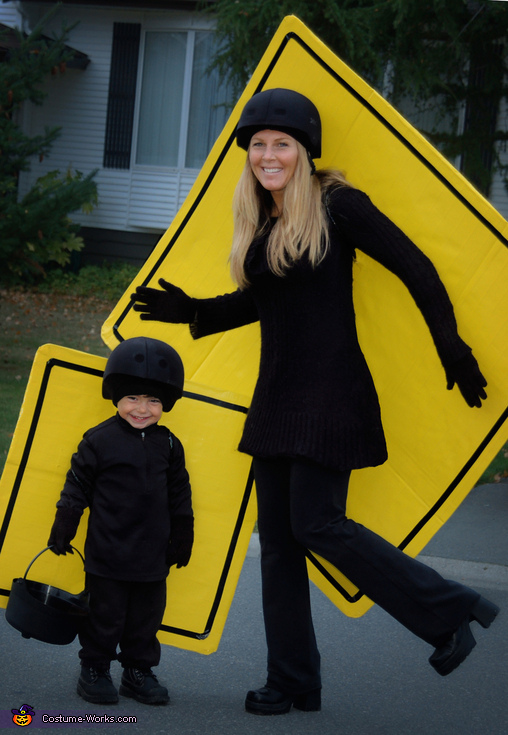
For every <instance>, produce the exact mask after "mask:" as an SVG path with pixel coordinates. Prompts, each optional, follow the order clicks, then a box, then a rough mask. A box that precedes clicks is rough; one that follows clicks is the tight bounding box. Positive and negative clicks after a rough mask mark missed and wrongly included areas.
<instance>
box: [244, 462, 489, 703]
mask: <svg viewBox="0 0 508 735" xmlns="http://www.w3.org/2000/svg"><path fill="white" fill-rule="evenodd" d="M349 475H350V473H349V472H340V471H335V470H330V469H327V468H325V467H321V466H320V465H317V464H314V463H312V462H308V461H306V460H298V459H286V458H280V459H279V458H277V459H258V458H255V459H254V476H255V479H256V488H257V498H258V527H259V539H260V544H261V574H262V592H263V613H264V620H265V630H266V638H267V644H268V679H267V684H268V685H269V686H273V687H274V688H276V689H279V690H282V691H285V692H287V693H290V694H299V693H304V692H306V691H310V690H312V689H315V688H317V687H319V686H321V679H320V656H319V651H318V648H317V645H316V638H315V635H314V627H313V624H312V616H311V609H310V595H309V582H308V574H307V568H306V560H305V551H306V549H309V550H310V551H313V552H315V553H316V554H319V555H320V556H322V557H323V558H324V559H326V560H327V561H328V562H330V563H331V564H333V566H335V567H336V568H337V569H339V570H340V571H341V572H342V573H343V574H344V575H345V576H346V577H347V578H348V579H349V580H350V581H351V582H352V583H353V584H354V585H356V586H357V587H358V588H359V589H360V590H361V591H362V592H363V593H364V594H365V595H367V597H369V598H370V599H371V600H372V601H373V602H375V603H376V604H378V605H379V606H380V607H382V608H383V609H384V610H386V611H387V612H388V613H389V614H390V615H392V616H393V617H394V618H395V619H396V620H398V621H399V622H400V623H402V625H404V626H405V627H406V628H408V629H409V630H411V631H412V632H413V633H415V635H417V636H418V637H420V638H422V639H423V640H425V641H427V642H428V643H430V644H431V645H433V646H439V645H442V644H443V643H444V642H445V641H446V640H448V639H449V638H450V636H451V635H452V634H453V633H454V632H455V630H456V629H457V628H458V627H459V625H460V623H461V622H462V620H463V619H464V618H465V617H466V616H467V615H468V614H469V611H470V609H471V607H472V606H473V605H474V603H475V602H476V601H477V600H478V598H479V594H478V593H477V592H475V591H473V590H471V589H469V588H468V587H464V586H463V585H461V584H458V583H457V582H452V581H448V580H445V579H443V578H442V577H441V576H440V575H439V574H438V573H437V572H436V571H434V570H433V569H430V568H429V567H427V566H426V565H424V564H422V563H421V562H419V561H416V560H415V559H412V558H411V557H409V556H407V555H406V554H404V553H403V552H401V551H400V550H399V549H397V548H396V547H394V546H392V545H391V544H390V543H388V542H387V541H385V540H384V539H383V538H381V537H380V536H378V535H377V534H375V533H373V532H372V531H369V529H367V528H365V527H364V526H362V525H361V524H359V523H355V521H353V520H351V519H349V518H347V517H346V499H347V489H348V483H349Z"/></svg>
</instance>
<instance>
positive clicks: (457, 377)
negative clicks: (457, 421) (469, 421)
mask: <svg viewBox="0 0 508 735" xmlns="http://www.w3.org/2000/svg"><path fill="white" fill-rule="evenodd" d="M445 373H446V379H447V385H446V387H447V388H448V390H451V389H452V388H453V386H454V385H455V383H457V386H458V388H459V390H460V392H461V393H462V397H463V398H464V400H465V401H466V403H467V405H468V406H470V407H471V408H475V407H476V408H481V405H482V399H483V400H485V399H486V398H487V393H486V392H485V387H486V385H487V381H486V380H485V378H484V377H483V375H482V373H481V371H480V368H479V367H478V363H477V362H476V358H475V357H474V356H473V354H472V353H471V352H469V353H468V354H467V355H464V357H461V358H460V360H457V361H456V362H453V363H452V364H451V365H449V366H448V367H446V368H445Z"/></svg>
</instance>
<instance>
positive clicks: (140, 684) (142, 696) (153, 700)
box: [120, 668, 169, 704]
mask: <svg viewBox="0 0 508 735" xmlns="http://www.w3.org/2000/svg"><path fill="white" fill-rule="evenodd" d="M120 694H122V695H123V696H124V697H132V698H133V699H136V700H137V701H138V702H142V703H143V704H167V703H168V702H169V694H168V690H167V689H166V687H163V686H162V685H161V684H159V682H158V681H157V677H156V676H155V674H154V673H153V671H152V670H151V669H127V668H125V669H124V670H123V675H122V682H121V684H120Z"/></svg>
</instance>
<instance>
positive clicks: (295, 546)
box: [132, 89, 498, 714]
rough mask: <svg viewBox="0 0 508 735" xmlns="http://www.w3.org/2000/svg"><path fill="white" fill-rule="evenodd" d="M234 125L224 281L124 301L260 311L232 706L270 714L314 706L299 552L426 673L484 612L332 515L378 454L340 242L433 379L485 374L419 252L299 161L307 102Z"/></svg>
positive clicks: (465, 385) (263, 111) (279, 96)
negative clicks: (256, 548)
mask: <svg viewBox="0 0 508 735" xmlns="http://www.w3.org/2000/svg"><path fill="white" fill-rule="evenodd" d="M236 135H237V143H238V145H240V146H241V147H242V148H244V149H245V150H247V152H248V157H247V161H246V165H245V169H244V171H243V173H242V175H241V178H240V181H239V183H238V186H237V189H236V192H235V198H234V219H235V229H234V237H233V246H232V251H231V271H232V274H233V277H234V279H235V280H236V282H237V284H238V290H237V291H235V292H234V293H231V294H227V295H224V296H219V297H217V298H215V299H194V298H191V297H190V296H188V295H187V294H185V293H184V292H183V291H182V290H181V289H179V288H178V287H176V286H173V285H171V284H169V283H167V282H166V281H164V280H163V279H161V280H160V281H159V283H160V284H161V286H162V289H163V290H159V289H152V288H146V287H138V289H137V291H136V293H135V294H133V295H132V298H133V300H134V301H135V302H136V303H135V305H134V309H136V310H137V311H140V312H142V313H141V319H148V320H150V319H155V320H159V321H165V322H183V323H189V324H190V329H191V332H192V335H193V336H194V337H195V338H198V337H202V336H204V335H208V334H213V333H215V332H221V331H225V330H227V329H234V328H236V327H240V326H242V325H245V324H248V323H251V322H254V321H256V320H259V321H260V325H261V337H262V340H261V342H262V347H261V362H260V368H259V376H258V381H257V385H256V389H255V392H254V396H253V400H252V404H251V407H250V409H249V413H248V416H247V419H246V423H245V429H244V432H243V436H242V439H241V442H240V446H239V449H240V450H241V451H243V452H246V453H248V454H250V455H252V456H253V457H254V474H255V479H256V488H257V497H258V524H259V536H260V543H261V568H262V588H263V611H264V620H265V629H266V637H267V643H268V677H267V681H266V685H265V686H264V687H262V688H261V689H258V690H253V691H250V692H248V694H247V698H246V702H245V706H246V709H247V711H249V712H252V713H254V714H283V713H285V712H288V711H289V710H290V708H291V706H294V707H296V708H298V709H302V710H306V711H309V710H318V709H320V704H321V679H320V657H319V652H318V649H317V646H316V640H315V636H314V629H313V624H312V618H311V611H310V602H309V585H308V577H307V570H306V562H305V551H306V549H309V550H310V551H312V552H314V553H316V554H319V555H320V556H322V557H323V558H325V559H326V560H328V561H329V562H330V563H331V564H333V565H334V566H335V567H336V568H337V569H340V570H341V572H343V573H344V574H345V575H346V576H347V577H348V579H350V580H351V582H353V583H354V584H355V585H356V586H357V587H359V588H360V589H361V590H362V592H363V593H365V594H366V595H367V596H368V597H369V598H370V599H371V600H373V601H374V602H375V603H377V604H378V605H380V606H381V607H382V608H384V609H385V610H386V611H387V612H388V613H389V614H390V615H392V616H393V617H394V618H395V619H397V620H398V621H400V622H401V623H402V624H403V625H404V626H406V627H407V628H408V629H409V630H411V631H413V632H414V633H415V634H416V635H417V636H419V637H420V638H422V639H423V640H425V641H427V642H428V643H430V644H431V645H432V646H434V647H435V649H436V650H435V652H434V653H433V654H432V656H431V657H430V659H429V660H430V662H431V664H432V665H433V666H434V668H435V669H436V670H437V671H438V673H440V674H442V675H446V674H448V673H450V672H451V671H452V670H453V669H454V668H456V667H457V666H458V665H459V664H460V663H461V662H462V661H463V660H464V659H465V657H466V656H467V655H468V654H469V653H470V651H471V650H472V648H473V646H474V645H475V640H474V638H473V635H472V632H471V630H470V627H469V624H470V622H471V621H473V620H474V621H478V622H479V623H480V624H481V625H482V626H483V627H488V626H489V625H490V623H491V622H492V621H493V619H494V617H495V616H496V614H497V612H498V608H497V606H496V605H494V604H493V603H491V602H489V601H487V600H485V599H484V598H482V597H481V596H480V595H479V594H478V593H477V592H475V591H473V590H471V589H469V588H467V587H464V586H463V585H460V584H458V583H456V582H451V581H447V580H444V579H442V578H441V577H440V575H439V574H437V573H436V572H435V571H434V570H432V569H430V568H428V567H426V566H424V565H423V564H421V563H420V562H418V561H416V560H414V559H411V558H410V557H408V556H406V555H405V554H403V553H402V552H401V551H399V550H398V549H396V548H395V547H393V546H392V545H390V544H389V543H388V542H386V541H385V540H383V539H382V538H380V537H379V536H377V535H376V534H374V533H373V532H371V531H369V530H368V529H366V528H364V527H363V526H361V525H360V524H357V523H355V522H354V521H353V520H351V519H348V518H347V516H346V498H347V488H348V481H349V476H350V472H351V470H353V469H357V468H361V467H367V466H376V465H379V464H381V463H383V462H384V461H385V460H386V458H387V452H386V445H385V440H384V435H383V428H382V424H381V417H380V410H379V404H378V399H377V395H376V391H375V388H374V384H373V381H372V378H371V375H370V373H369V370H368V367H367V365H366V362H365V359H364V356H363V354H362V352H361V349H360V347H359V344H358V339H357V334H356V328H355V317H354V310H353V299H352V263H353V260H354V254H355V249H357V248H358V249H360V250H362V251H363V252H365V253H367V255H369V256H371V257H373V258H375V259H376V260H377V261H379V262H380V263H382V264H383V265H384V266H386V267H387V268H389V269H390V270H391V271H393V272H394V273H395V274H397V275H398V276H399V277H400V278H401V279H402V281H403V282H404V283H405V284H406V286H407V287H408V289H409V290H410V292H411V294H412V296H413V298H414V300H415V301H416V303H417V305H418V306H419V308H420V310H421V312H422V314H423V316H424V318H425V320H426V322H427V324H428V327H429V329H430V332H431V334H432V337H433V339H434V343H435V346H436V349H437V352H438V354H439V357H440V359H441V362H442V364H443V366H444V369H445V373H446V377H447V381H448V388H449V389H451V388H452V387H453V385H454V384H455V383H457V385H458V387H459V389H460V391H461V392H462V395H463V397H464V399H465V400H466V401H467V403H468V405H469V406H471V407H473V406H477V407H480V406H481V402H482V399H484V398H486V393H485V390H484V388H485V386H486V381H485V379H484V377H483V375H482V374H481V372H480V370H479V368H478V364H477V362H476V360H475V358H474V357H473V355H472V353H471V349H470V348H469V347H468V346H467V345H466V344H465V343H464V342H463V341H462V339H461V338H460V337H459V335H458V333H457V326H456V322H455V318H454V314H453V308H452V305H451V303H450V300H449V298H448V296H447V293H446V291H445V289H444V286H443V284H442V283H441V281H440V279H439V277H438V275H437V273H436V271H435V269H434V267H433V265H432V264H431V262H430V261H429V260H428V258H427V257H426V256H425V255H424V254H423V253H422V252H421V251H420V250H419V249H418V248H417V247H416V246H415V245H414V244H413V243H412V242H411V241H410V240H409V239H408V238H407V237H406V236H405V235H404V234H403V233H402V232H401V231H400V230H399V229H398V228H397V227H396V226H395V225H394V224H393V223H392V222H391V221H390V220H388V219H387V218H386V217H385V216H384V215H383V214H381V212H379V211H378V210H377V209H376V208H375V207H374V205H373V204H371V202H370V200H369V198H368V197H367V196H366V195H365V194H364V193H362V192H360V191H358V190H357V189H355V188H353V187H352V186H350V185H349V184H348V183H347V182H346V181H345V179H344V177H343V176H342V175H341V174H340V173H338V172H335V171H326V170H323V171H315V168H314V164H313V160H312V159H314V158H318V157H319V156H320V154H321V123H320V118H319V113H318V111H317V109H316V107H315V106H314V105H313V103H312V102H311V101H310V100H309V99H307V98H306V97H304V96H303V95H301V94H299V93H297V92H294V91H292V90H288V89H271V90H266V91H264V92H261V93H259V94H256V95H254V96H253V97H252V99H251V100H250V101H249V102H248V103H247V105H246V106H245V108H244V110H243V112H242V115H241V118H240V121H239V124H238V127H237V131H236Z"/></svg>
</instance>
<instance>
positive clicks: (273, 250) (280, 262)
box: [230, 141, 350, 288]
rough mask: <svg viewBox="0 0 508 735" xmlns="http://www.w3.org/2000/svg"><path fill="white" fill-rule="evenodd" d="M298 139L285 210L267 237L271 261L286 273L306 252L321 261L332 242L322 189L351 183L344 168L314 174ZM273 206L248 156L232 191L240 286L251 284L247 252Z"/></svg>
mask: <svg viewBox="0 0 508 735" xmlns="http://www.w3.org/2000/svg"><path fill="white" fill-rule="evenodd" d="M296 143H297V147H298V154H299V155H298V159H297V163H296V167H295V172H294V174H293V176H292V178H291V179H290V181H289V182H288V184H287V186H286V188H285V190H284V200H283V206H282V211H281V212H279V216H278V218H277V222H276V223H275V225H274V226H273V228H272V230H271V232H270V235H269V238H268V245H267V259H268V266H269V268H270V270H271V271H272V272H273V273H275V274H276V275H277V276H283V275H284V273H285V272H286V271H287V270H288V268H290V266H291V265H292V263H294V262H295V261H297V260H299V259H300V258H301V257H302V256H303V255H305V254H306V255H307V257H308V259H309V261H310V263H311V265H312V266H313V267H316V266H317V265H318V264H319V263H320V262H321V260H322V259H323V258H324V256H325V255H326V253H327V251H328V247H329V236H328V219H327V216H326V205H325V203H324V201H323V197H322V192H323V190H325V189H328V188H330V187H336V186H350V184H349V183H348V182H347V180H346V178H345V177H344V175H343V174H342V173H341V172H340V171H335V170H331V169H321V170H319V171H316V173H315V175H314V176H311V175H310V174H311V166H310V162H309V159H308V156H307V151H306V150H305V148H304V147H303V146H302V145H301V144H300V143H299V142H298V141H296ZM272 208H273V199H272V196H271V194H270V192H268V191H267V190H265V189H263V187H262V186H261V184H260V183H259V182H258V180H257V179H256V177H255V176H254V174H253V172H252V168H251V166H250V163H249V158H248V156H247V160H246V163H245V166H244V169H243V171H242V174H241V176H240V179H239V181H238V184H237V186H236V189H235V193H234V197H233V220H234V233H233V244H232V247H231V254H230V267H231V275H232V277H233V280H234V281H235V282H236V283H237V284H238V286H239V287H240V288H246V287H247V286H248V285H249V282H248V278H247V275H246V273H245V257H246V255H247V251H248V249H249V247H250V244H251V243H252V241H253V240H254V238H256V237H259V236H261V235H263V234H264V233H266V232H268V230H269V228H270V217H271V215H272Z"/></svg>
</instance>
